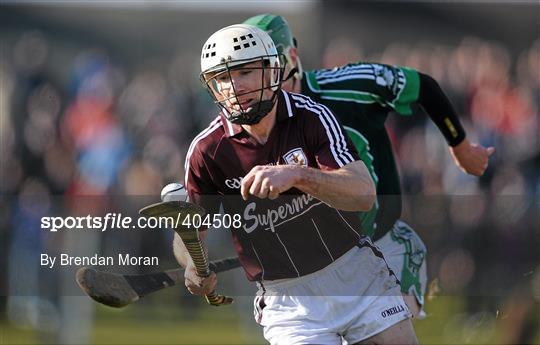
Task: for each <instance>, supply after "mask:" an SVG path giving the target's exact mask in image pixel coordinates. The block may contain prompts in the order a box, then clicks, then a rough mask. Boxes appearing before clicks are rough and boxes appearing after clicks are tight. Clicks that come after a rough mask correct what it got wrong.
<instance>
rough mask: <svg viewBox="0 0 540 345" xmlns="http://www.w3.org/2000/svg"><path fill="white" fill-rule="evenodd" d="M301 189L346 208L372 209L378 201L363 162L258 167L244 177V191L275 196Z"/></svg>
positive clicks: (349, 209)
mask: <svg viewBox="0 0 540 345" xmlns="http://www.w3.org/2000/svg"><path fill="white" fill-rule="evenodd" d="M293 187H294V188H298V189H299V190H301V191H303V192H305V193H308V194H310V195H312V196H314V197H315V198H317V199H319V200H321V201H324V202H325V203H327V204H328V205H330V206H332V207H335V208H337V209H340V210H344V211H368V210H370V209H371V207H373V204H374V202H375V195H376V192H375V185H374V184H373V180H372V179H371V176H370V175H369V172H368V170H367V168H366V166H365V164H364V163H363V162H362V161H354V162H352V163H349V164H347V165H345V166H343V167H341V168H339V169H336V170H319V169H314V168H310V167H307V166H300V165H277V166H266V165H265V166H256V167H254V168H253V169H252V170H251V171H250V172H249V173H248V174H247V175H246V176H245V177H244V178H243V179H242V186H241V193H242V197H243V198H244V200H247V198H248V197H249V194H252V195H255V196H257V197H259V198H270V199H275V198H277V197H278V196H279V194H280V193H283V192H285V191H287V190H289V189H290V188H293Z"/></svg>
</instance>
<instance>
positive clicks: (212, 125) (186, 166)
mask: <svg viewBox="0 0 540 345" xmlns="http://www.w3.org/2000/svg"><path fill="white" fill-rule="evenodd" d="M221 125H222V124H221V119H220V117H219V116H218V117H216V119H215V120H214V121H212V122H210V125H209V126H208V127H207V128H206V129H204V130H203V131H202V132H201V133H199V134H198V135H197V136H196V137H195V138H194V139H193V141H192V142H191V144H190V145H189V149H188V152H187V154H186V162H185V164H184V169H185V177H184V185H185V186H187V185H188V176H189V160H190V159H191V155H192V154H193V151H194V150H195V147H196V146H197V143H198V142H199V141H201V140H202V139H204V138H206V137H207V136H209V135H210V134H212V132H214V131H215V130H216V129H218V128H219V127H221Z"/></svg>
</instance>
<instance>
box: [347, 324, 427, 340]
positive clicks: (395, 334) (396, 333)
mask: <svg viewBox="0 0 540 345" xmlns="http://www.w3.org/2000/svg"><path fill="white" fill-rule="evenodd" d="M356 344H370V345H371V344H373V345H375V344H377V345H379V344H384V345H386V344H399V345H405V344H407V345H415V344H418V339H417V338H416V334H415V333H414V329H413V325H412V322H411V319H407V320H403V321H400V322H398V323H396V324H395V325H393V326H390V327H389V328H387V329H385V330H384V331H382V332H381V333H379V334H376V335H374V336H372V337H370V338H368V339H365V340H362V341H360V342H358V343H356ZM356 344H355V345H356Z"/></svg>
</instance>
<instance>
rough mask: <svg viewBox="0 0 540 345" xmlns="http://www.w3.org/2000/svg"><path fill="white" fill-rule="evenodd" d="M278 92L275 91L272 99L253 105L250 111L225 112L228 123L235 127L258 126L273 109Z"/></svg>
mask: <svg viewBox="0 0 540 345" xmlns="http://www.w3.org/2000/svg"><path fill="white" fill-rule="evenodd" d="M278 92H279V90H277V91H275V92H274V94H273V95H272V98H270V99H267V100H263V101H260V102H257V103H255V104H254V105H253V106H252V107H251V110H249V111H239V112H235V113H230V112H229V111H227V112H226V114H229V116H228V120H229V122H231V123H234V124H237V125H256V124H258V123H259V122H261V120H262V119H263V118H264V117H265V116H266V115H268V113H269V112H270V111H271V110H272V108H273V107H274V104H275V103H276V96H277V94H278Z"/></svg>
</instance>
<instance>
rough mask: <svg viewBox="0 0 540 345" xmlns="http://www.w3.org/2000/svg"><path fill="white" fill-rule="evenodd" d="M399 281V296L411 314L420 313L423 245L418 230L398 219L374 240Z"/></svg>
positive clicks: (423, 282) (423, 286) (423, 287)
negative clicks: (385, 232) (390, 227)
mask: <svg viewBox="0 0 540 345" xmlns="http://www.w3.org/2000/svg"><path fill="white" fill-rule="evenodd" d="M375 244H376V245H377V247H379V248H380V249H381V251H382V252H383V254H384V257H385V259H386V261H387V263H388V266H389V267H390V268H391V269H392V271H394V273H395V274H396V276H397V277H398V279H399V280H400V283H401V292H402V293H403V298H404V299H405V302H406V303H407V306H409V310H410V311H411V312H412V314H413V316H414V317H420V318H422V317H424V316H425V313H424V311H423V305H424V295H425V292H426V285H427V266H426V254H427V249H426V246H425V244H424V242H423V241H422V240H421V239H420V237H419V236H418V234H416V232H415V231H414V230H413V229H412V228H411V227H410V226H409V225H407V224H406V223H405V222H403V221H401V220H398V221H397V222H396V223H395V224H394V226H393V228H392V230H391V231H389V232H388V233H387V234H386V235H384V236H383V237H382V238H381V239H379V240H378V241H377V242H375Z"/></svg>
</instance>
